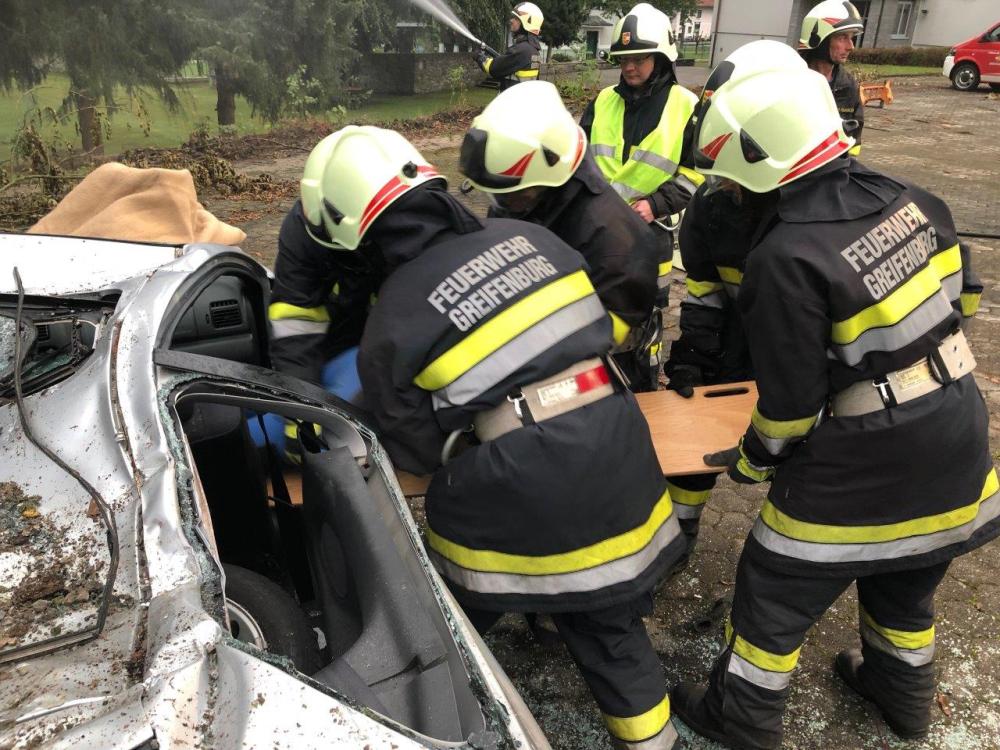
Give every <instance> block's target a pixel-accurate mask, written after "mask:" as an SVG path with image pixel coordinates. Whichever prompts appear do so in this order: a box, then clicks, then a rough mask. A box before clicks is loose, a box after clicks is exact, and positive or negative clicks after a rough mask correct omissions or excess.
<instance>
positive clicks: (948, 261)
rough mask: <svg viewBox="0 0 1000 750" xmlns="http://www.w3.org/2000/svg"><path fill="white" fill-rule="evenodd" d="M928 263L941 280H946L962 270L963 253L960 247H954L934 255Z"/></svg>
mask: <svg viewBox="0 0 1000 750" xmlns="http://www.w3.org/2000/svg"><path fill="white" fill-rule="evenodd" d="M927 262H928V264H929V265H930V266H931V268H933V269H934V272H935V273H937V276H938V278H939V279H945V278H947V277H948V276H951V275H952V274H953V273H958V272H959V271H961V270H962V251H961V250H959V248H958V245H952V246H951V247H949V248H948V249H947V250H942V251H941V252H939V253H937V254H936V255H932V256H931V257H930V260H928V261H927Z"/></svg>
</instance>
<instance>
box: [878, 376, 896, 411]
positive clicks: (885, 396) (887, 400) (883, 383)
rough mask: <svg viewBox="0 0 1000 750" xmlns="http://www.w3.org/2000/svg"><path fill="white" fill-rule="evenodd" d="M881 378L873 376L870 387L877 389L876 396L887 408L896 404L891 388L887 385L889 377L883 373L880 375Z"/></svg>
mask: <svg viewBox="0 0 1000 750" xmlns="http://www.w3.org/2000/svg"><path fill="white" fill-rule="evenodd" d="M881 378H882V379H881V380H879V379H877V378H873V379H872V387H873V388H874V389H875V390H876V391H878V396H879V398H880V399H882V406H884V407H885V408H886V409H888V408H890V407H892V406H895V405H896V397H895V396H894V395H893V393H892V388H890V387H889V378H887V377H886V376H885V375H882V376H881Z"/></svg>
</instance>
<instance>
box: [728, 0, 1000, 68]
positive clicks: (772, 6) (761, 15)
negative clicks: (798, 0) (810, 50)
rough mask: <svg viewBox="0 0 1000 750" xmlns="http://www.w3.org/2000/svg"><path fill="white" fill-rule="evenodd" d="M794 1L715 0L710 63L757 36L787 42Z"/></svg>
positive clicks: (757, 37)
mask: <svg viewBox="0 0 1000 750" xmlns="http://www.w3.org/2000/svg"><path fill="white" fill-rule="evenodd" d="M994 1H995V0H994ZM793 4H794V0H716V2H715V14H714V15H715V18H714V24H715V37H714V41H713V44H712V58H711V61H710V64H711V65H713V66H714V65H716V64H717V63H719V62H721V61H722V60H724V59H725V58H726V56H727V55H729V54H730V53H731V52H732V51H733V50H735V49H737V48H739V47H742V46H743V45H744V44H747V43H749V42H752V41H755V40H757V39H774V40H775V41H778V42H785V41H787V39H788V33H789V32H788V25H789V18H790V17H791V14H792V6H793Z"/></svg>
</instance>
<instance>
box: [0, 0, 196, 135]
mask: <svg viewBox="0 0 1000 750" xmlns="http://www.w3.org/2000/svg"><path fill="white" fill-rule="evenodd" d="M184 1H186V0H159V2H158V3H157V5H156V7H155V10H154V9H153V8H152V6H151V5H150V4H149V3H148V2H146V0H115V2H108V1H107V0H103V1H102V0H45V2H37V1H36V0H0V39H3V44H2V45H0V85H2V86H3V87H4V88H5V89H6V90H10V89H11V88H12V87H14V86H16V87H18V88H20V89H27V88H30V87H31V86H35V85H37V84H38V83H40V82H41V81H42V80H43V79H44V78H45V76H46V75H47V74H48V72H49V71H50V70H51V69H52V67H53V65H56V64H58V65H61V66H62V67H64V68H65V71H66V74H67V75H68V76H69V79H70V90H69V92H68V93H67V96H66V99H65V101H64V105H63V109H64V110H65V111H67V112H73V111H75V112H76V115H77V121H78V125H79V130H80V140H81V145H82V146H83V150H84V152H85V153H92V152H98V151H99V150H100V149H101V144H102V133H103V127H102V117H103V116H104V115H106V114H108V113H110V112H111V111H113V109H114V92H115V89H116V88H117V87H122V88H124V89H125V92H126V94H128V95H130V96H131V95H133V94H135V93H136V92H138V91H139V89H152V90H153V91H154V92H156V93H157V94H158V95H159V96H160V97H161V98H162V99H163V100H164V101H165V102H166V103H167V104H168V106H171V107H176V106H177V105H178V103H179V102H178V99H177V95H176V94H175V92H174V90H173V88H172V87H171V85H170V83H169V81H168V77H169V76H170V75H172V74H175V73H177V72H178V71H179V70H180V69H181V66H183V64H184V63H185V62H186V61H187V60H188V59H189V57H190V54H191V50H192V49H193V46H194V45H193V43H192V40H191V36H190V29H189V27H188V24H187V19H186V17H185V14H184V13H183V12H182V7H181V2H184ZM102 107H103V111H104V115H102Z"/></svg>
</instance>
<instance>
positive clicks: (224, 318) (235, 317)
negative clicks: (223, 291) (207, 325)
mask: <svg viewBox="0 0 1000 750" xmlns="http://www.w3.org/2000/svg"><path fill="white" fill-rule="evenodd" d="M208 314H209V316H210V318H211V321H212V326H213V327H214V328H233V327H234V326H239V325H242V324H243V314H242V312H241V311H240V303H239V301H238V300H235V299H226V300H216V301H215V302H212V303H211V304H210V305H209V307H208Z"/></svg>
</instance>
